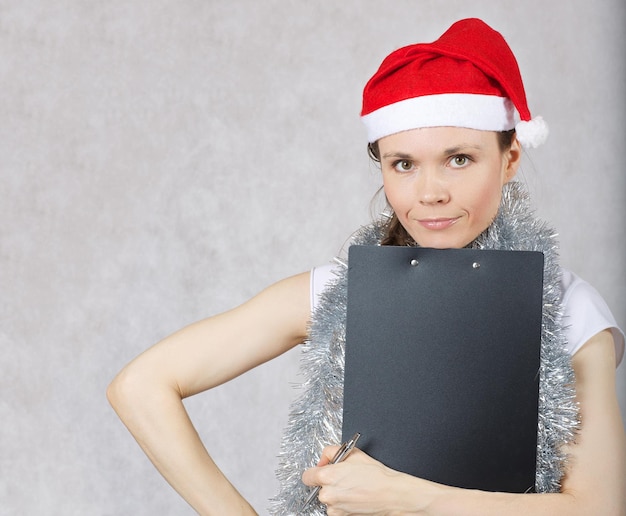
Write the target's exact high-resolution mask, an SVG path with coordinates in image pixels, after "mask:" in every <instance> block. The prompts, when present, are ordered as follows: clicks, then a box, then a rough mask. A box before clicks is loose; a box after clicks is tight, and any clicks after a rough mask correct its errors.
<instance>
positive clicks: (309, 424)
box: [270, 182, 578, 516]
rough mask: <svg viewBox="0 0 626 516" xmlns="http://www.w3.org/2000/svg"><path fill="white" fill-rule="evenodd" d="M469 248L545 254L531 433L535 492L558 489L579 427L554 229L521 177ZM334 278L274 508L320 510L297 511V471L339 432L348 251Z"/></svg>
mask: <svg viewBox="0 0 626 516" xmlns="http://www.w3.org/2000/svg"><path fill="white" fill-rule="evenodd" d="M385 225H386V220H379V221H376V222H374V223H372V224H371V225H369V226H366V227H364V228H362V229H361V230H360V231H358V232H357V233H356V234H355V235H354V236H353V238H352V239H351V242H350V244H356V245H378V244H379V242H380V240H381V238H382V235H383V233H384V230H385ZM470 247H472V248H476V249H501V250H527V251H542V252H543V253H544V260H545V262H544V263H545V265H544V287H543V317H542V332H541V367H540V380H539V424H538V434H537V473H536V479H535V489H536V491H537V492H538V493H546V492H558V490H559V488H560V484H561V478H562V476H563V471H564V468H565V464H566V456H565V454H564V453H563V451H562V446H563V445H564V444H567V443H570V442H573V440H574V438H575V434H576V429H577V427H578V406H577V404H576V401H575V391H574V374H573V371H572V367H571V361H570V356H569V354H568V353H567V352H566V350H565V337H564V332H563V323H562V321H561V319H562V313H561V307H560V298H561V291H560V268H559V265H558V245H557V241H556V234H555V233H554V231H553V230H552V229H551V228H550V227H548V226H547V225H546V224H545V223H544V222H543V221H541V220H539V219H537V218H536V217H535V216H534V214H533V212H532V210H531V208H530V203H529V200H528V196H527V194H526V192H525V190H524V188H523V187H522V185H521V184H520V183H517V182H511V183H508V184H507V185H505V187H504V189H503V195H502V201H501V204H500V209H499V211H498V215H497V216H496V218H495V220H494V222H493V223H492V224H491V225H490V226H489V228H488V229H487V230H485V231H484V232H483V233H482V234H481V235H480V236H479V237H478V238H477V239H476V240H475V241H474V242H473V243H472V244H471V245H470ZM336 260H337V261H338V263H340V264H342V267H339V270H338V272H337V274H336V278H334V279H333V280H332V283H331V284H330V285H329V286H328V288H326V289H325V290H324V292H323V293H322V295H321V297H320V300H319V303H318V306H317V308H316V310H315V312H314V313H313V316H312V322H311V326H310V332H309V338H308V340H307V341H306V342H305V343H304V344H303V349H302V358H301V364H300V370H301V374H302V375H303V377H304V378H305V381H304V383H303V384H302V388H303V393H302V394H301V396H300V397H299V398H298V399H297V400H296V401H295V402H294V403H293V405H292V407H291V411H290V415H289V420H288V424H287V428H286V430H285V433H284V435H283V440H282V445H281V451H280V455H279V468H278V470H277V478H278V480H279V482H280V484H281V488H280V492H279V494H278V495H277V497H276V498H274V499H273V500H272V502H271V507H270V513H271V514H273V515H279V516H286V515H303V514H308V515H316V516H317V515H324V514H326V511H325V508H324V506H323V505H322V504H320V503H319V502H315V503H314V504H311V505H310V506H309V508H308V509H307V510H306V511H302V510H301V507H302V503H303V501H304V499H305V498H306V496H307V494H308V492H309V489H310V488H308V487H307V486H305V485H304V484H303V483H302V480H301V476H302V472H303V471H304V470H305V469H307V468H309V467H311V466H314V465H315V464H316V463H317V461H318V460H319V457H320V455H321V452H322V449H323V448H324V447H325V446H327V445H329V444H335V443H338V442H339V440H340V439H341V424H342V412H343V372H344V346H345V321H346V300H347V256H345V254H344V255H343V256H341V257H338V258H337V259H336Z"/></svg>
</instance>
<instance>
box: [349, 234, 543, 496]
mask: <svg viewBox="0 0 626 516" xmlns="http://www.w3.org/2000/svg"><path fill="white" fill-rule="evenodd" d="M542 292H543V253H540V252H534V251H496V250H472V249H428V248H410V247H392V246H352V247H351V248H350V250H349V268H348V305H347V321H346V352H345V377H344V408H343V429H342V433H343V439H344V440H346V438H347V437H349V436H350V435H352V434H354V433H355V432H360V433H361V440H360V442H359V448H361V449H362V450H363V451H365V452H367V453H368V454H370V455H371V456H372V457H374V458H376V459H378V460H380V461H381V462H383V463H384V464H386V465H387V466H389V467H391V468H393V469H396V470H399V471H403V472H406V473H409V474H412V475H415V476H418V477H421V478H425V479H428V480H432V481H435V482H439V483H443V484H446V485H451V486H456V487H464V488H473V489H482V490H487V491H504V492H517V493H520V492H527V491H532V490H533V489H534V483H535V468H536V446H537V418H538V390H539V363H540V344H541V315H542Z"/></svg>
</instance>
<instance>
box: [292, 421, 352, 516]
mask: <svg viewBox="0 0 626 516" xmlns="http://www.w3.org/2000/svg"><path fill="white" fill-rule="evenodd" d="M359 437H361V434H360V433H359V432H357V433H356V434H354V435H353V436H352V437H351V438H350V439H349V440H348V441H346V442H345V443H343V444H342V445H341V446H340V447H339V449H338V450H337V453H335V456H334V457H333V458H332V459H330V462H329V463H328V464H337V462H341V461H342V460H343V459H345V458H346V457H347V456H348V454H349V453H350V452H351V451H352V449H353V448H354V446H355V445H356V442H357V441H358V440H359ZM321 488H322V486H315V487H314V488H313V490H312V491H311V492H310V493H309V496H307V498H306V500H305V501H304V505H302V509H301V510H302V511H303V510H304V509H306V508H307V507H308V506H309V504H310V503H311V502H312V501H313V500H314V499H315V497H316V496H317V493H319V492H320V489H321Z"/></svg>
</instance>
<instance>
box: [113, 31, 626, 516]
mask: <svg viewBox="0 0 626 516" xmlns="http://www.w3.org/2000/svg"><path fill="white" fill-rule="evenodd" d="M515 116H517V117H518V118H519V119H520V121H519V122H517V123H516V122H515V120H514V117H515ZM363 120H364V122H365V125H366V127H367V130H368V138H369V142H370V153H371V154H372V156H373V157H374V158H375V160H376V161H378V162H379V163H380V168H381V171H382V178H383V185H384V191H385V195H386V197H387V199H388V202H389V205H390V208H391V209H392V211H393V216H392V217H391V218H390V219H389V220H385V221H384V222H376V223H374V224H373V225H372V226H371V227H370V228H366V229H365V230H363V231H361V232H360V233H359V235H358V236H357V238H356V241H360V242H362V241H367V242H371V243H374V244H376V243H382V244H383V245H418V246H422V247H434V248H461V247H466V246H471V247H477V248H509V249H531V248H532V249H540V250H544V252H545V254H546V257H547V259H546V261H547V265H546V271H545V273H544V277H545V278H546V280H545V281H546V284H547V286H548V288H547V289H544V292H545V294H544V320H546V321H548V322H547V323H546V325H545V326H546V328H545V329H544V331H543V334H542V360H543V363H542V368H543V369H542V370H544V373H543V374H542V380H541V382H542V387H541V388H542V389H543V390H542V392H543V394H544V397H545V398H546V399H547V401H544V402H543V405H542V406H541V408H540V412H541V414H540V432H539V433H540V438H539V440H540V444H541V446H542V447H544V448H545V449H542V450H543V454H542V456H544V458H543V459H542V460H540V461H539V463H538V473H537V491H538V493H536V494H511V493H492V492H482V491H477V490H466V489H460V488H452V487H448V486H445V485H440V484H436V483H433V482H430V481H427V480H423V479H420V478H416V477H411V476H409V475H406V474H403V473H399V472H396V471H393V470H391V469H389V468H388V467H386V466H385V465H383V464H381V463H379V462H378V461H376V460H374V459H372V458H371V457H369V456H367V455H366V454H365V453H363V452H361V451H359V450H354V451H353V452H352V453H351V454H350V455H349V456H348V458H347V459H346V460H345V461H343V462H341V463H339V464H333V465H330V464H328V462H329V460H330V458H331V457H332V456H333V454H334V453H335V451H336V446H333V445H332V444H333V443H336V442H337V439H338V436H339V435H340V433H341V428H340V425H341V403H340V401H341V394H342V393H341V382H342V378H343V377H342V374H343V370H342V366H341V364H342V360H341V357H342V353H343V347H342V345H343V340H342V339H343V332H344V331H345V321H344V320H342V314H345V296H344V294H345V264H343V265H337V266H326V267H320V268H317V269H315V270H314V271H312V272H310V273H309V272H306V273H303V274H300V275H297V276H294V277H291V278H287V279H285V280H282V281H280V282H278V283H276V284H275V285H273V286H271V287H269V288H268V289H266V290H265V291H263V292H261V293H260V294H258V295H257V296H256V297H254V298H253V299H251V300H250V301H248V302H246V303H244V304H243V305H241V306H239V307H237V308H235V309H233V310H231V311H228V312H226V313H223V314H220V315H217V316H214V317H211V318H208V319H205V320H203V321H200V322H198V323H196V324H193V325H191V326H189V327H187V328H184V329H182V330H180V331H179V332H177V333H175V334H174V335H172V336H170V337H168V338H166V339H165V340H163V341H162V342H159V343H158V344H156V345H155V346H154V347H152V348H150V349H148V350H147V351H146V352H144V353H143V354H142V355H140V356H139V357H138V358H136V359H135V360H133V361H132V362H131V363H130V364H129V365H127V366H126V367H125V368H124V369H123V370H122V371H121V372H120V373H119V375H118V376H117V377H116V378H115V380H114V381H113V382H112V383H111V385H110V387H109V390H108V393H107V394H108V397H109V400H110V401H111V403H112V405H113V406H114V408H115V410H116V411H117V413H118V414H119V416H120V417H121V419H122V420H123V421H124V423H125V424H126V426H127V427H128V428H129V430H130V431H131V432H132V434H133V435H134V436H135V438H136V439H137V441H138V442H139V444H140V445H141V447H142V448H143V449H144V451H145V452H146V454H147V455H148V457H149V458H150V459H151V460H152V462H153V463H154V464H155V466H156V467H157V468H158V469H159V471H160V472H161V473H162V474H163V476H164V477H165V478H166V479H167V480H168V482H170V484H171V485H172V486H173V487H174V488H175V489H176V490H177V491H178V492H179V493H180V494H181V495H182V496H183V497H184V498H185V499H186V500H187V501H188V502H189V503H190V504H191V505H192V506H193V507H194V508H195V509H196V510H197V511H198V512H199V513H200V514H207V515H209V514H215V515H224V514H228V515H231V514H232V515H234V514H256V513H255V511H254V509H253V508H252V507H251V506H250V505H249V504H248V503H247V502H246V501H245V500H244V499H243V498H242V497H241V495H240V494H239V493H238V492H237V491H236V489H235V488H234V487H233V486H232V485H231V484H230V483H229V481H228V480H227V479H226V478H225V477H224V475H223V474H222V473H221V471H220V470H219V469H218V468H217V466H216V465H215V464H214V463H213V461H212V460H211V458H210V456H209V454H208V453H207V451H206V450H205V448H204V446H203V444H202V442H201V441H200V439H199V437H198V434H197V433H196V431H195V429H194V427H193V425H192V423H191V421H190V420H189V418H188V416H187V413H186V411H185V409H184V407H183V403H182V399H183V398H185V397H187V396H191V395H193V394H196V393H199V392H202V391H205V390H207V389H210V388H212V387H215V386H217V385H220V384H222V383H224V382H227V381H228V380H230V379H232V378H234V377H236V376H238V375H240V374H242V373H244V372H245V371H247V370H249V369H251V368H253V367H255V366H257V365H259V364H262V363H264V362H266V361H268V360H271V359H272V358H274V357H276V356H278V355H280V354H281V353H284V352H285V351H287V350H288V349H290V348H292V347H294V346H296V345H297V344H300V343H303V342H305V348H304V359H303V364H304V365H303V367H304V369H305V373H306V374H307V376H308V380H307V386H308V389H307V391H306V392H305V394H304V395H303V397H302V398H301V399H300V400H299V401H298V402H297V403H296V404H295V406H294V410H293V412H292V415H291V419H290V422H289V426H288V428H287V430H286V434H285V438H284V443H283V449H282V459H281V466H280V470H279V478H280V480H281V482H282V490H281V493H280V494H279V495H278V497H277V498H276V500H275V501H274V504H273V508H272V511H273V513H274V514H324V513H326V514H329V515H344V514H345V515H348V514H380V515H382V514H424V515H426V514H428V515H478V514H480V515H489V514H494V515H501V514H507V515H515V514H520V515H521V514H524V515H525V514H545V515H551V516H553V515H558V514H562V515H568V516H572V515H578V514H580V515H588V514H602V515H624V514H626V439H625V434H624V428H623V426H622V422H621V418H620V413H619V406H618V404H617V397H616V392H615V367H616V364H617V363H619V361H620V360H621V357H622V354H623V350H624V337H623V334H622V332H621V331H620V330H619V329H618V328H617V326H616V323H615V321H614V319H613V317H612V315H611V313H610V311H609V310H608V308H607V307H606V305H605V304H604V302H603V301H602V299H601V298H600V297H599V295H598V294H597V292H595V290H593V289H592V288H591V287H590V286H589V285H588V284H586V283H585V282H583V281H582V280H580V279H579V278H578V277H576V276H575V275H573V274H571V273H569V272H567V271H562V270H561V269H560V268H559V267H558V264H557V263H556V253H555V252H554V250H555V247H556V244H555V242H554V240H553V237H552V232H551V231H549V228H547V229H546V227H545V225H543V224H542V223H541V222H540V221H537V220H536V219H534V217H533V215H532V213H531V212H530V210H529V208H528V203H527V200H526V197H525V194H524V192H523V191H522V189H521V188H520V186H519V185H518V184H517V183H515V182H511V180H512V179H513V178H514V177H515V174H516V172H517V169H518V167H519V164H520V160H521V155H522V146H535V145H537V144H539V143H541V141H542V140H543V139H544V138H545V135H546V126H545V124H543V122H542V121H541V119H532V118H531V116H530V112H529V110H528V107H527V105H526V99H525V94H524V89H523V85H522V81H521V77H520V76H519V70H518V67H517V63H516V61H515V58H514V56H513V54H512V53H511V51H510V49H509V47H508V45H507V44H506V42H505V41H504V39H503V38H502V36H501V35H500V34H499V33H497V32H495V31H493V30H492V29H491V28H490V27H488V26H487V25H485V24H484V23H483V22H481V21H480V20H476V19H469V20H461V21H460V22H457V23H456V24H454V25H453V26H452V27H450V29H449V30H448V31H446V33H444V34H443V35H442V36H441V38H440V39H439V40H437V41H436V42H434V43H430V44H418V45H411V46H409V47H405V48H403V49H400V50H398V51H396V52H394V53H392V54H391V55H390V56H388V57H387V59H385V61H384V62H383V63H382V65H381V67H380V69H379V70H378V72H377V73H376V74H375V75H374V77H372V79H371V80H370V81H369V83H368V85H367V86H366V88H365V91H364V98H363ZM550 296H552V297H550ZM563 356H566V357H567V360H566V361H565V362H564V361H563V360H562V358H563ZM569 356H571V367H573V372H574V373H575V393H574V392H573V391H572V390H570V386H569V385H568V382H569V381H570V380H571V379H572V376H571V374H570V373H571V371H572V370H571V369H570V360H569ZM329 372H331V373H332V374H329ZM335 373H336V374H335ZM559 379H560V380H559ZM333 382H335V383H334V384H333ZM574 395H575V400H574V398H573V396H574ZM330 398H332V399H330ZM337 400H339V403H338V402H337ZM577 407H578V412H577ZM325 445H331V446H326V447H324V446H325ZM303 448H304V452H302V449H303ZM546 450H547V451H546ZM319 457H321V459H319ZM318 459H319V462H318ZM316 462H317V465H316ZM307 486H321V490H320V492H319V501H316V502H315V503H314V504H312V505H311V506H310V508H307V509H306V510H302V509H301V508H302V503H303V501H304V499H305V498H306V495H307V494H308V492H309V488H308V487H307Z"/></svg>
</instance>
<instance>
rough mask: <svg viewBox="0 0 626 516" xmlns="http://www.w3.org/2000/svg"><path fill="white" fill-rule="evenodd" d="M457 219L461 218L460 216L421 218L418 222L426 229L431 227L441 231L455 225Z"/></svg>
mask: <svg viewBox="0 0 626 516" xmlns="http://www.w3.org/2000/svg"><path fill="white" fill-rule="evenodd" d="M457 220H459V219H458V217H453V218H437V219H421V220H418V222H419V223H420V224H421V225H422V226H423V227H425V228H426V229H430V230H432V231H441V230H443V229H448V228H449V227H450V226H453V225H454V224H455V223H456V221H457Z"/></svg>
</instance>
